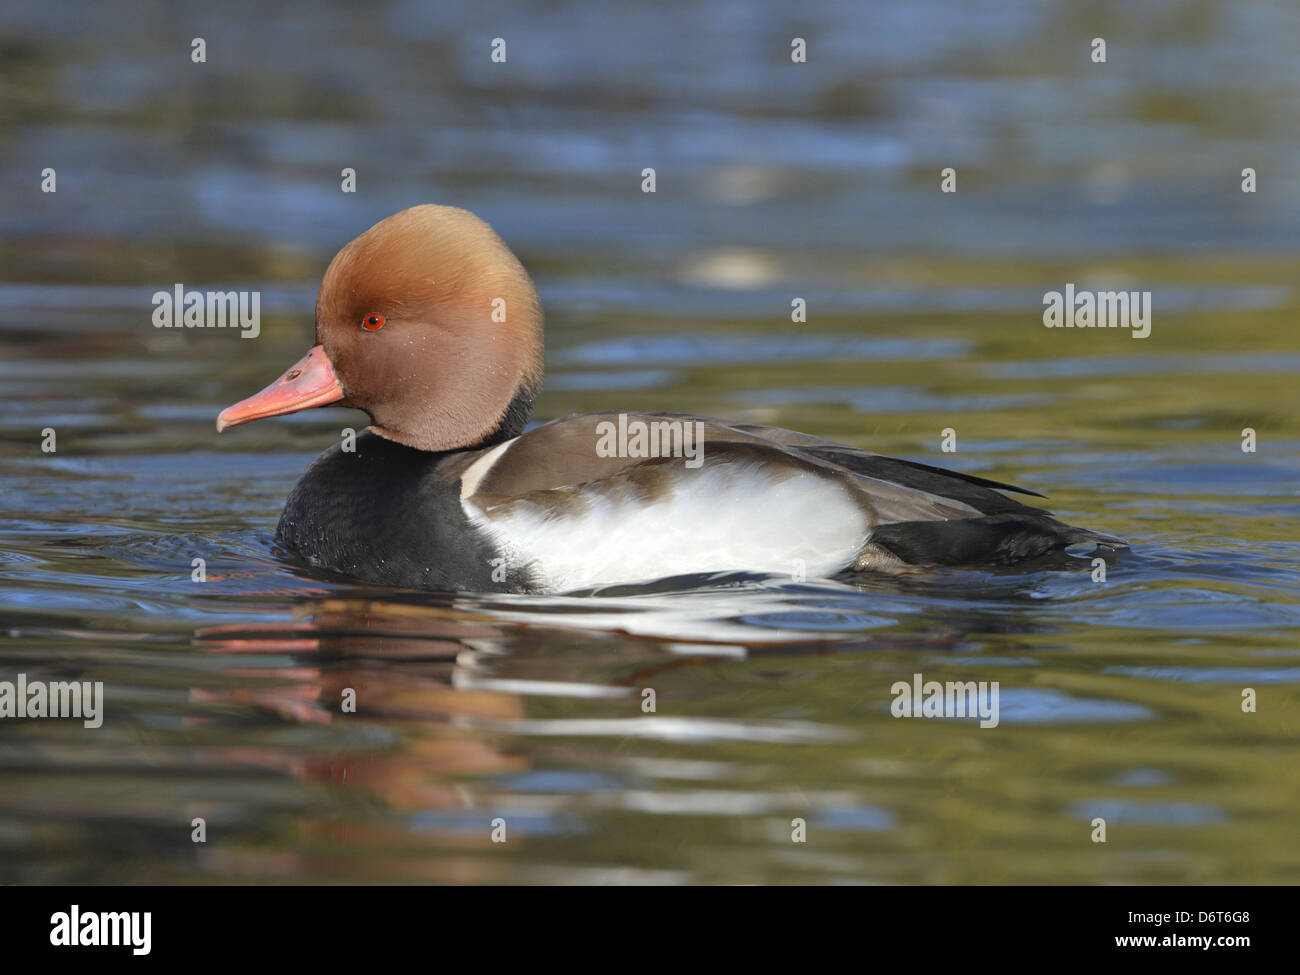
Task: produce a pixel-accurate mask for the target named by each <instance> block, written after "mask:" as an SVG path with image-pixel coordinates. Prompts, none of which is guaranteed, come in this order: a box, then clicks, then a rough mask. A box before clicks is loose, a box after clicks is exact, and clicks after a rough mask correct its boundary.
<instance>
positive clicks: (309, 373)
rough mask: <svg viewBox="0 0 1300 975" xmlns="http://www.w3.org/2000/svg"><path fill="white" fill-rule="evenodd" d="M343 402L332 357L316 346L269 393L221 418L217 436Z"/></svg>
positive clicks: (231, 408)
mask: <svg viewBox="0 0 1300 975" xmlns="http://www.w3.org/2000/svg"><path fill="white" fill-rule="evenodd" d="M342 398H343V384H342V383H340V382H339V378H338V375H337V374H336V373H335V372H334V366H333V364H332V363H331V362H330V360H329V356H327V355H326V354H325V349H324V348H322V347H321V346H319V345H315V346H312V348H311V349H310V350H308V352H307V354H306V355H305V356H303V357H302V358H301V359H299V360H298V361H297V362H295V363H294V364H293V365H292V366H291V367H290V368H289V370H288V371H287V372H285V374H284V375H283V376H281V377H280V378H279V379H277V380H276V381H275V382H273V383H271V385H269V386H267V387H266V389H264V390H262V391H261V392H260V393H255V394H254V395H252V396H250V397H248V399H244V400H240V401H239V402H238V403H236V404H235V405H234V406H227V407H226V408H225V409H224V410H222V411H221V412H220V413H219V414H217V433H220V432H221V431H223V430H225V429H226V427H234V426H238V425H239V424H241V423H248V422H250V421H251V420H261V419H263V418H264V417H268V416H284V415H285V414H287V413H297V412H298V411H299V410H309V409H311V408H312V407H315V406H328V405H329V404H330V403H337V402H338V401H339V400H341V399H342Z"/></svg>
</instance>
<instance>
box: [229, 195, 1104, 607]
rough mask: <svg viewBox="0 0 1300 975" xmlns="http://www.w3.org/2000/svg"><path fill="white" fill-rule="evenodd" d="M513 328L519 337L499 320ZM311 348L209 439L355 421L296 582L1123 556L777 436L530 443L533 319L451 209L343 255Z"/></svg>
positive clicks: (660, 435) (323, 462)
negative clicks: (266, 425) (247, 425)
mask: <svg viewBox="0 0 1300 975" xmlns="http://www.w3.org/2000/svg"><path fill="white" fill-rule="evenodd" d="M457 248H460V249H457ZM449 249H450V250H449ZM359 278H360V280H359ZM508 308H514V309H516V314H517V315H518V316H519V317H517V318H516V319H514V320H511V319H509V318H507V319H506V322H501V321H500V319H495V321H494V318H493V317H492V316H493V314H494V313H495V312H496V311H497V310H499V309H502V310H503V309H508ZM381 329H383V330H384V331H383V332H380V330H381ZM367 333H376V334H367ZM317 338H318V342H319V344H318V345H317V346H315V347H314V348H313V349H312V350H311V351H310V352H309V353H308V354H307V355H306V356H305V357H304V358H303V359H302V360H301V361H300V362H299V363H298V364H296V365H295V366H294V367H293V368H292V369H290V371H289V372H288V373H286V374H285V376H284V377H282V378H281V379H280V380H279V381H277V382H276V383H273V384H272V385H271V386H269V387H267V389H265V390H263V392H261V393H259V394H257V395H256V396H254V397H251V398H250V399H248V400H245V401H243V402H242V403H239V404H236V405H235V406H233V407H231V408H230V409H228V410H226V411H224V412H223V413H222V415H221V417H220V418H219V419H218V428H219V429H220V428H222V427H224V426H228V425H233V424H236V423H242V422H245V421H247V420H251V419H257V418H259V417H262V416H272V415H278V414H281V413H287V412H293V411H295V410H298V409H303V408H306V407H309V406H319V405H325V404H326V403H342V404H344V405H355V406H359V407H361V408H363V409H366V410H367V411H368V412H369V413H370V414H371V417H372V419H373V420H374V421H375V422H374V423H373V425H372V427H371V430H370V431H367V432H366V433H363V434H362V435H361V436H359V437H358V438H357V440H356V444H355V449H354V450H344V449H342V447H341V446H336V447H334V448H332V449H331V450H328V451H326V452H325V453H324V454H322V455H321V456H320V457H319V458H318V459H317V460H316V461H315V462H314V463H313V464H312V465H311V467H310V468H309V469H308V470H307V472H306V473H305V474H304V475H303V478H302V479H301V480H300V481H299V482H298V484H297V486H296V487H295V488H294V490H293V492H292V493H291V494H290V496H289V499H288V501H287V503H286V505H285V509H284V513H283V515H282V516H281V519H280V526H279V530H278V533H277V537H278V540H279V542H280V543H281V544H282V545H284V546H285V547H286V548H288V549H290V550H291V551H293V552H295V553H297V554H298V555H300V556H301V557H302V558H304V559H306V560H307V561H308V562H309V563H310V564H312V565H314V566H318V567H321V568H327V569H331V570H334V571H337V572H341V573H343V574H346V575H348V576H351V577H354V578H357V579H362V580H365V581H368V582H374V583H380V584H385V585H394V586H406V587H415V588H423V589H437V590H460V591H464V590H476V591H512V592H522V591H547V592H560V591H575V590H585V589H592V588H597V587H601V586H607V585H617V584H634V583H643V582H649V581H652V580H655V579H660V578H664V577H668V576H680V575H692V574H700V573H715V572H737V571H738V572H752V573H762V574H774V575H784V576H793V577H796V578H815V577H826V576H832V575H835V574H838V573H840V572H844V571H847V570H855V569H857V570H863V569H873V568H892V567H896V566H899V565H905V564H920V565H960V564H997V565H1005V564H1010V563H1015V562H1020V561H1023V560H1025V559H1030V558H1034V557H1036V556H1039V555H1043V554H1046V553H1048V552H1050V551H1052V550H1054V549H1060V548H1063V547H1065V546H1067V545H1071V544H1075V543H1097V544H1101V545H1105V546H1122V545H1123V543H1122V542H1121V541H1120V540H1118V539H1115V538H1112V537H1110V536H1107V535H1101V534H1099V533H1096V532H1092V531H1089V530H1087V529H1081V528H1073V527H1071V526H1068V525H1065V524H1062V523H1061V522H1059V521H1056V520H1055V519H1053V518H1051V517H1050V516H1049V515H1048V514H1047V513H1046V512H1044V511H1042V510H1040V509H1037V508H1031V507H1029V506H1027V505H1024V504H1021V503H1020V502H1018V501H1014V500H1012V499H1011V498H1008V497H1007V496H1006V495H1004V494H1001V493H999V492H1000V490H1001V491H1019V492H1021V493H1025V494H1030V493H1033V492H1029V491H1025V490H1024V489H1022V488H1016V487H1012V486H1010V485H1006V484H999V483H997V482H994V481H988V480H985V479H983V478H978V477H972V476H969V475H965V474H959V473H954V472H951V471H945V470H941V469H939V468H935V467H930V466H927V465H924V464H916V463H912V462H909V461H904V460H897V459H894V458H889V457H882V456H879V455H877V454H872V453H869V452H867V451H863V450H859V449H857V448H853V447H848V446H845V445H843V444H837V443H833V442H831V441H828V440H822V439H820V438H817V437H812V436H809V435H806V434H801V433H795V432H792V431H789V430H782V429H778V428H775V427H763V426H753V425H746V424H729V423H726V422H724V421H720V420H712V419H703V418H698V417H689V416H679V415H669V414H658V413H656V414H647V413H639V414H638V413H634V414H627V413H587V414H581V415H577V416H571V417H567V418H565V419H562V420H556V421H554V422H551V423H548V424H545V425H543V426H540V427H538V428H536V429H534V430H532V431H529V432H528V433H522V431H523V428H524V425H525V423H526V420H527V417H528V414H529V412H530V411H531V407H532V403H533V400H534V398H535V396H536V392H537V389H538V388H539V387H540V382H541V312H540V306H539V305H538V304H537V300H536V295H535V292H533V290H532V283H531V281H530V280H529V279H528V277H527V274H526V273H525V272H524V271H523V269H522V266H520V265H519V264H518V262H517V261H516V260H515V259H514V257H513V255H512V254H510V252H509V251H508V249H506V248H505V245H504V244H503V243H501V241H500V239H499V238H497V237H496V235H495V234H492V232H491V230H490V229H489V228H488V227H487V225H486V224H483V223H482V222H481V221H479V220H478V219H477V218H475V217H473V216H472V215H471V214H467V213H466V212H465V211H460V210H453V209H451V208H446V207H416V208H413V209H411V210H406V211H403V212H402V213H400V214H397V215H396V216H394V217H390V218H389V219H388V220H385V221H382V222H381V223H379V224H377V225H376V226H375V227H373V228H371V230H369V231H367V233H366V234H363V235H362V236H361V237H359V238H358V239H357V240H355V241H353V242H352V243H351V244H349V245H348V247H346V248H344V250H343V251H341V252H340V253H339V256H338V257H336V258H335V260H334V262H333V263H332V264H331V265H330V269H329V271H327V273H326V277H325V281H324V283H323V284H322V286H321V297H320V300H319V301H318V304H317Z"/></svg>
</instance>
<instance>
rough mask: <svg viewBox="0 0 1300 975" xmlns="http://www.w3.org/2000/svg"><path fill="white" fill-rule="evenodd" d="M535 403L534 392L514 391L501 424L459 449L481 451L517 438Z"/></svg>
mask: <svg viewBox="0 0 1300 975" xmlns="http://www.w3.org/2000/svg"><path fill="white" fill-rule="evenodd" d="M536 402H537V391H536V390H533V389H528V388H526V387H520V388H519V389H518V390H516V391H515V395H514V398H513V399H512V400H511V401H510V405H509V406H507V407H506V412H505V414H504V415H503V416H502V417H501V422H500V423H498V424H497V425H496V429H494V430H493V431H492V432H491V433H489V434H488V435H487V436H486V437H484V438H483V439H482V440H480V441H478V443H475V444H470V445H468V446H466V447H462V448H459V449H461V450H481V449H483V448H484V447H491V446H493V445H495V444H499V443H503V442H504V441H506V440H511V439H513V438H514V437H517V436H519V435H520V434H521V433H523V432H524V427H525V426H527V424H528V418H529V417H530V416H532V413H533V404H534V403H536Z"/></svg>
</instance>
